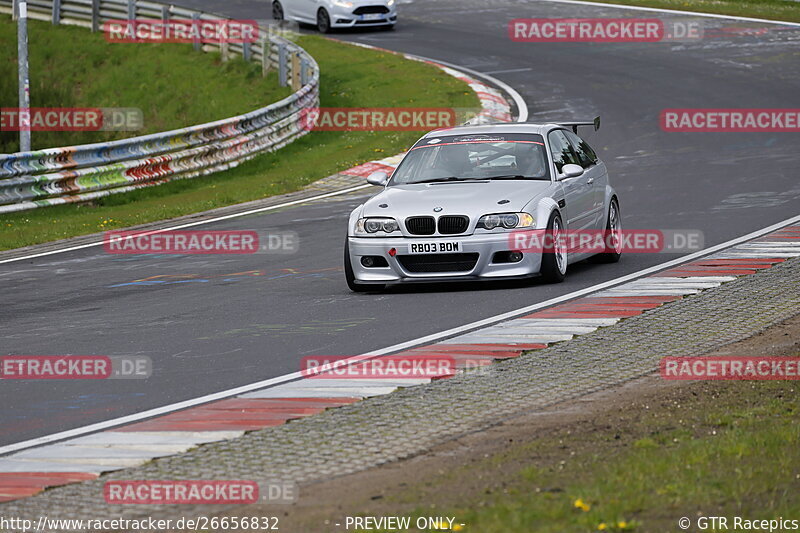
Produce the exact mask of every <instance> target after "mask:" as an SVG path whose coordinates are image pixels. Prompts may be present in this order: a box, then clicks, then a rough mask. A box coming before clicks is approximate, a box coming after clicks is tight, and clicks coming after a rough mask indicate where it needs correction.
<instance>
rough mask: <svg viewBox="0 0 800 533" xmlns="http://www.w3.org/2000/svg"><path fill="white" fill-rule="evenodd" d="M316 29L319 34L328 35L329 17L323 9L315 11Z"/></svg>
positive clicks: (329, 27) (329, 28)
mask: <svg viewBox="0 0 800 533" xmlns="http://www.w3.org/2000/svg"><path fill="white" fill-rule="evenodd" d="M317 29H318V30H319V32H320V33H329V32H330V31H331V17H330V15H328V12H327V11H325V10H324V9H320V10H319V11H317Z"/></svg>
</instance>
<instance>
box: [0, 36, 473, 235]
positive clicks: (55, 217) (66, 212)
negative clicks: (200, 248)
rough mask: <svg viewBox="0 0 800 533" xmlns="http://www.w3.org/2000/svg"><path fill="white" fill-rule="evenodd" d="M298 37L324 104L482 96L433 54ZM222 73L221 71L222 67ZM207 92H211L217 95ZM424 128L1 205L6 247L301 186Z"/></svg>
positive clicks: (407, 140)
mask: <svg viewBox="0 0 800 533" xmlns="http://www.w3.org/2000/svg"><path fill="white" fill-rule="evenodd" d="M76 31H77V32H78V33H76V34H75V35H74V37H75V39H80V38H81V37H82V36H86V35H89V34H88V32H86V31H85V30H76ZM81 31H83V33H81ZM299 42H300V44H301V45H302V46H303V47H304V48H305V49H306V50H308V51H309V52H310V53H311V54H312V55H313V56H314V57H315V58H316V60H317V61H318V63H319V65H320V68H321V91H320V100H321V105H322V106H325V107H400V106H410V107H437V106H444V107H456V108H477V107H478V106H479V103H478V99H477V97H476V96H475V94H474V93H473V92H472V91H471V90H470V89H469V87H467V85H466V84H464V83H463V82H461V81H459V80H456V79H455V78H453V77H451V76H448V75H447V74H445V73H443V72H442V71H441V70H439V69H437V68H435V67H433V66H430V65H427V64H425V63H420V62H416V61H409V60H406V59H403V58H402V57H400V56H398V55H395V54H390V53H386V52H379V51H374V50H368V49H364V48H360V47H356V46H352V45H348V44H343V43H338V42H334V41H330V40H327V39H323V38H320V37H317V36H307V37H303V38H302V39H300V41H299ZM107 46H108V47H109V48H111V47H116V46H122V45H107ZM140 46H142V45H140ZM160 46H178V45H160ZM176 53H177V52H176ZM77 57H80V55H79V56H77ZM201 59H202V60H204V61H205V60H208V61H210V63H211V64H213V63H214V60H213V58H205V57H203V56H201V55H200V54H196V53H193V52H192V51H191V50H185V58H184V60H185V62H186V64H187V65H186V66H185V67H184V69H183V70H182V71H183V72H189V73H188V74H186V75H187V76H188V77H191V70H189V69H190V68H191V66H192V65H194V64H195V63H196V62H197V61H199V60H201ZM218 74H219V75H220V76H222V74H223V73H222V72H218ZM140 75H141V76H143V77H142V81H141V82H140V84H141V85H142V86H144V89H143V91H144V92H142V93H141V94H142V98H144V96H145V93H146V92H147V91H146V90H145V89H146V85H147V83H148V82H147V81H145V80H147V79H148V78H147V77H146V76H147V74H146V73H141V72H140ZM268 81H269V80H268ZM170 91H171V88H170V87H161V90H160V91H159V92H162V93H163V92H165V93H168V95H169V98H173V96H172V95H171V93H170ZM149 92H152V93H154V92H155V91H149ZM245 92H246V91H243V90H242V89H241V88H239V89H237V90H235V91H234V95H233V98H234V100H235V99H236V98H243V99H244V98H245V97H246V95H245V94H244V93H245ZM204 94H205V92H204ZM159 97H160V96H159ZM206 97H207V98H209V99H211V98H213V95H206ZM247 98H249V97H247ZM182 99H183V100H185V104H186V105H190V106H191V107H193V108H197V110H196V111H197V112H201V111H202V110H203V109H204V108H205V107H206V102H205V101H204V100H202V99H199V98H182ZM272 99H273V100H274V99H275V98H272ZM246 101H248V102H250V100H246ZM267 101H270V99H266V100H259V102H258V103H253V104H252V105H250V104H248V105H249V106H250V107H251V108H252V109H255V108H256V107H259V106H261V105H264V104H265V103H266V102H267ZM140 107H141V105H140ZM231 114H235V113H231ZM213 118H219V117H216V116H214V117H210V116H209V117H203V118H200V119H199V120H194V122H202V121H204V120H210V119H213ZM190 122H191V121H190ZM420 135H421V133H420V132H375V133H371V132H313V133H310V134H308V135H306V136H304V137H302V138H301V139H299V140H297V141H295V142H294V143H292V144H290V145H289V146H287V147H285V148H282V149H281V150H279V151H278V152H276V153H273V154H264V155H260V156H258V157H257V158H255V159H253V160H251V161H248V162H245V163H243V164H242V165H240V166H238V167H236V168H234V169H232V170H229V171H226V172H222V173H218V174H215V175H212V176H206V177H202V178H195V179H191V180H178V181H174V182H171V183H167V184H165V185H161V186H158V187H150V188H146V189H140V190H138V191H134V192H131V193H125V194H118V195H112V196H109V197H107V198H104V199H101V200H98V201H95V202H93V203H91V204H88V205H68V206H57V207H48V208H43V209H36V210H32V211H24V212H20V213H12V214H8V215H0V228H2V229H3V230H5V231H2V232H0V249H11V248H17V247H21V246H26V245H30V244H36V243H41V242H48V241H52V240H56V239H61V238H66V237H72V236H76V235H83V234H88V233H94V232H97V231H102V230H107V229H113V228H122V227H127V226H132V225H135V224H141V223H145V222H150V221H154V220H160V219H164V218H171V217H176V216H180V215H185V214H189V213H194V212H198V211H204V210H207V209H213V208H216V207H221V206H225V205H231V204H235V203H239V202H245V201H248V200H254V199H258V198H264V197H267V196H272V195H276V194H281V193H285V192H290V191H294V190H297V189H299V188H301V187H303V186H304V185H307V184H309V183H311V182H313V181H316V180H318V179H320V178H323V177H326V176H329V175H331V174H334V173H336V172H338V171H341V170H345V169H347V168H349V167H351V166H354V165H357V164H359V163H363V162H366V161H369V160H371V159H379V158H382V157H386V156H389V155H394V154H396V153H398V152H401V151H402V150H404V149H406V148H408V146H409V145H410V144H412V143H413V142H414V141H415V140H416V139H417V138H418V137H419V136H420Z"/></svg>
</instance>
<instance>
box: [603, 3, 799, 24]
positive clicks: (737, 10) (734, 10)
mask: <svg viewBox="0 0 800 533" xmlns="http://www.w3.org/2000/svg"><path fill="white" fill-rule="evenodd" d="M588 1H590V2H592V1H596V2H605V3H612V4H623V5H631V6H644V7H657V8H660V9H675V10H679V11H699V12H704V13H718V14H720V15H734V16H737V17H752V18H762V19H771V20H784V21H788V22H800V4H798V2H793V1H792V0H588Z"/></svg>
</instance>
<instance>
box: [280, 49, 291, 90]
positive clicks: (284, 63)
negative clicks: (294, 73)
mask: <svg viewBox="0 0 800 533" xmlns="http://www.w3.org/2000/svg"><path fill="white" fill-rule="evenodd" d="M288 67H289V65H288V64H287V61H286V43H281V44H280V45H279V46H278V85H280V86H281V87H286V85H287V81H286V78H287V76H288V72H286V71H287V70H288Z"/></svg>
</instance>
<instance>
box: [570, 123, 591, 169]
mask: <svg viewBox="0 0 800 533" xmlns="http://www.w3.org/2000/svg"><path fill="white" fill-rule="evenodd" d="M564 135H566V136H567V139H569V142H570V143H571V144H572V149H573V150H574V151H575V153H576V154H577V155H578V159H579V160H580V162H581V166H582V167H583V168H589V167H590V166H592V165H594V164H596V163H597V154H595V153H594V150H592V147H591V146H589V144H588V143H587V142H586V141H584V140H583V139H581V138H580V137H578V136H577V135H575V134H574V133H572V132H571V131H565V132H564Z"/></svg>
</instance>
